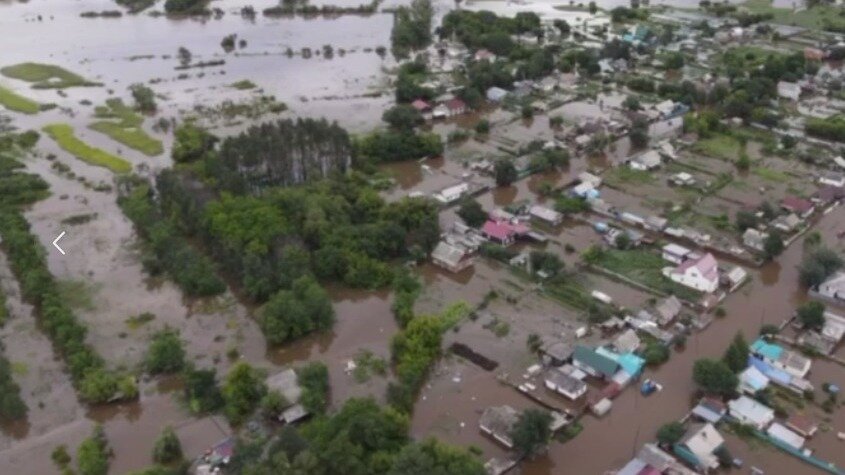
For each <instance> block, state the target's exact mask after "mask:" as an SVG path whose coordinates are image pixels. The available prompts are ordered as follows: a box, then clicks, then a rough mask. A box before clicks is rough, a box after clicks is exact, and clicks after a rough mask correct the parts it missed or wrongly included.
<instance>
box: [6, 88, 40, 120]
mask: <svg viewBox="0 0 845 475" xmlns="http://www.w3.org/2000/svg"><path fill="white" fill-rule="evenodd" d="M0 105H2V106H3V107H5V108H6V109H9V110H11V111H15V112H22V113H24V114H37V113H38V111H39V110H40V107H39V105H38V103H37V102H35V101H33V100H32V99H27V98H26V97H23V96H21V95H20V94H17V93H15V92H14V91H12V90H11V89H6V88H5V87H3V86H0Z"/></svg>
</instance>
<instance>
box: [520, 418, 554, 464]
mask: <svg viewBox="0 0 845 475" xmlns="http://www.w3.org/2000/svg"><path fill="white" fill-rule="evenodd" d="M551 423H552V416H551V414H549V413H548V411H544V410H542V409H534V408H531V409H526V410H524V411H522V414H520V415H519V419H518V420H517V421H516V424H514V426H513V428H512V429H511V433H510V437H511V439H512V440H513V447H514V449H516V450H517V451H518V452H519V453H521V454H523V455H526V456H529V457H530V456H533V455H534V454H536V453H538V452H539V451H541V450H543V449H544V448H545V447H546V445H547V444H548V443H549V439H550V438H551V436H552V431H551V429H550V428H549V424H551Z"/></svg>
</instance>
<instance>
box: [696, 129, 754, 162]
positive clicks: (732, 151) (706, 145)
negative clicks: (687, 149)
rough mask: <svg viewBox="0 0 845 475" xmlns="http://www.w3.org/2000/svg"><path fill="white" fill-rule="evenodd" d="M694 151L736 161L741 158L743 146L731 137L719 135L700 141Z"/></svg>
mask: <svg viewBox="0 0 845 475" xmlns="http://www.w3.org/2000/svg"><path fill="white" fill-rule="evenodd" d="M693 149H695V150H696V151H698V152H700V153H703V154H705V155H708V156H710V157H714V158H721V159H723V160H729V161H734V160H737V159H738V158H739V153H740V151H741V150H742V145H741V144H740V143H739V141H738V140H737V139H735V138H734V137H731V136H730V135H725V134H719V135H714V136H713V137H709V138H706V139H702V140H699V141H698V142H696V143H695V145H694V146H693Z"/></svg>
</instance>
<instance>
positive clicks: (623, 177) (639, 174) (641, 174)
mask: <svg viewBox="0 0 845 475" xmlns="http://www.w3.org/2000/svg"><path fill="white" fill-rule="evenodd" d="M604 180H605V182H607V183H608V184H610V185H616V186H619V185H625V184H637V185H647V184H649V183H653V182H654V176H653V175H652V174H651V173H650V172H647V171H645V170H634V169H633V168H630V167H628V166H626V165H623V166H620V167H615V168H613V169H611V170H610V171H608V172H607V173H606V174H605V175H604Z"/></svg>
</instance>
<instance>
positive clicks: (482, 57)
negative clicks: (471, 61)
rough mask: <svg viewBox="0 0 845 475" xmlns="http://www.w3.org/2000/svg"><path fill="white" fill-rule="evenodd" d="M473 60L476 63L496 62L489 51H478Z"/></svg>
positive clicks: (494, 56)
mask: <svg viewBox="0 0 845 475" xmlns="http://www.w3.org/2000/svg"><path fill="white" fill-rule="evenodd" d="M475 60H476V61H490V62H491V63H492V62H493V61H496V55H495V54H493V52H491V51H490V50H487V49H480V50H478V51H476V52H475Z"/></svg>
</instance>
